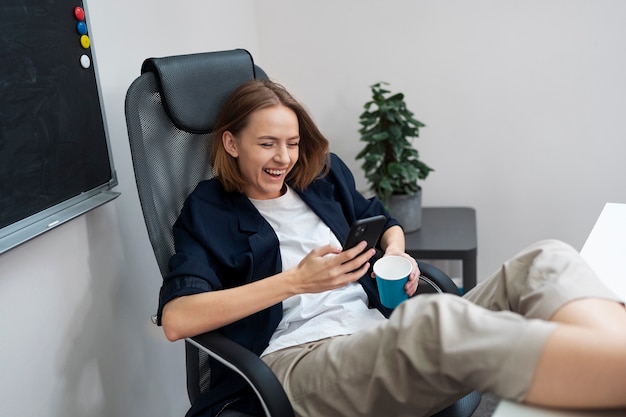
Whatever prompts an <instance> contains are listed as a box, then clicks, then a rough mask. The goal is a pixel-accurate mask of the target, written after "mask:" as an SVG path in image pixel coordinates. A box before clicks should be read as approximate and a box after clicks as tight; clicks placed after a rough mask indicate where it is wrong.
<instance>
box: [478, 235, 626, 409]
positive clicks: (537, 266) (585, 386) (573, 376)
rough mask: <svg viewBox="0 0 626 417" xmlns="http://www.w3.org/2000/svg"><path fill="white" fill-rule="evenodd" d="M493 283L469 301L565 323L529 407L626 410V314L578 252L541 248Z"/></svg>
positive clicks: (545, 354)
mask: <svg viewBox="0 0 626 417" xmlns="http://www.w3.org/2000/svg"><path fill="white" fill-rule="evenodd" d="M520 275H525V276H526V279H524V280H522V279H519V278H520ZM493 280H494V281H492V282H487V283H485V288H482V289H480V288H479V289H478V291H477V292H476V293H475V294H472V293H471V292H470V293H469V294H468V297H467V298H469V299H470V300H472V301H474V302H476V303H477V304H480V305H483V306H485V307H487V308H490V309H494V310H499V309H505V308H506V307H505V306H504V304H509V306H510V308H511V309H512V310H514V311H516V312H518V313H520V314H522V315H524V316H525V317H527V318H540V319H543V320H548V321H551V322H553V323H556V324H557V326H556V328H555V330H554V331H553V332H552V334H551V335H550V337H549V338H548V340H547V342H546V343H545V346H544V349H543V351H542V354H541V356H540V358H539V361H538V363H537V366H536V368H535V373H534V375H533V378H532V382H531V384H530V386H529V389H528V394H527V396H526V399H525V401H526V402H528V403H530V404H535V405H543V406H552V407H565V408H603V407H626V309H625V308H624V305H623V304H622V303H620V302H617V299H616V298H615V296H614V295H613V294H611V292H610V291H609V290H608V289H606V288H605V287H604V285H603V284H602V283H601V282H600V281H599V280H598V279H597V278H596V277H595V274H594V273H593V271H591V269H590V268H589V266H588V265H587V264H586V263H585V262H584V261H583V260H582V258H580V256H579V255H578V253H577V252H576V251H575V250H574V249H573V248H571V247H570V246H568V245H565V244H563V243H562V242H558V241H543V242H539V243H537V244H535V245H533V246H531V247H529V248H527V249H526V250H525V251H524V252H522V253H520V254H519V255H518V256H516V257H515V258H513V259H512V260H511V261H509V262H507V263H505V264H504V265H503V267H502V269H501V271H499V272H498V274H496V276H495V277H494V279H493Z"/></svg>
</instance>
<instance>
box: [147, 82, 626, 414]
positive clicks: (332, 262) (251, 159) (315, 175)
mask: <svg viewBox="0 0 626 417" xmlns="http://www.w3.org/2000/svg"><path fill="white" fill-rule="evenodd" d="M212 140H213V148H212V154H211V161H212V163H213V167H214V173H215V178H213V179H211V180H209V181H205V182H202V183H200V184H199V185H198V187H197V188H196V190H194V192H193V193H192V194H191V195H190V196H189V197H188V199H187V201H186V203H185V206H184V208H183V209H182V212H181V215H180V217H179V219H178V220H177V222H176V224H175V225H174V237H175V241H176V254H175V255H174V256H173V257H172V258H171V260H170V273H169V275H168V276H167V277H166V278H165V280H164V283H163V286H162V288H161V294H160V305H159V318H160V322H161V324H162V325H163V328H164V332H165V334H166V337H167V338H168V339H169V340H178V339H181V338H185V337H189V336H194V335H197V334H200V333H203V332H206V331H210V330H215V329H220V331H221V332H222V333H223V334H225V335H226V336H227V337H229V338H231V339H233V340H235V341H237V342H238V343H240V344H242V345H243V346H245V347H247V348H249V349H251V350H252V351H253V352H255V353H257V354H259V355H261V357H262V358H263V360H264V361H265V362H266V363H268V365H269V366H270V367H271V368H272V370H273V371H274V372H275V373H276V375H277V376H278V378H279V379H280V380H281V382H282V383H283V385H284V387H285V390H286V392H287V394H288V396H289V397H290V399H291V401H292V404H293V406H294V409H295V410H296V413H297V414H298V415H302V416H356V415H372V416H379V415H411V416H418V415H430V414H432V413H434V412H436V411H437V410H439V409H441V408H444V407H445V406H446V405H448V404H450V403H452V402H454V401H455V400H456V399H457V398H460V397H462V396H463V395H465V394H466V393H467V392H470V391H472V390H481V391H491V392H494V393H495V394H497V395H500V396H502V397H505V398H510V399H513V400H516V401H525V402H528V403H531V404H539V405H545V406H558V407H577V408H584V407H626V388H625V387H626V336H624V334H625V333H626V332H624V329H626V311H625V309H624V306H623V305H622V304H620V303H619V302H617V301H616V297H615V296H614V295H613V294H611V293H610V292H609V291H608V290H607V289H606V288H605V287H603V286H602V284H601V283H600V282H599V281H598V280H597V278H596V277H595V276H594V275H593V273H592V272H591V270H590V269H589V268H588V267H587V265H586V264H585V263H584V262H583V261H582V260H581V259H580V257H579V256H578V254H577V252H576V251H574V250H573V249H572V248H571V247H569V246H567V245H565V244H563V243H561V242H556V241H547V242H541V243H539V244H536V245H534V246H532V247H530V248H527V249H526V250H525V251H523V252H522V253H520V254H519V255H518V256H516V257H515V258H513V259H512V260H511V261H509V262H507V263H506V264H504V266H503V268H502V269H501V270H500V271H499V272H498V273H497V274H495V275H494V276H493V277H492V278H490V279H488V280H486V281H485V282H483V283H482V284H481V285H479V286H478V287H476V288H475V289H474V290H472V291H470V292H469V293H468V294H467V295H466V296H465V297H464V298H461V297H455V296H448V295H437V296H420V297H415V298H412V299H410V300H409V301H407V302H404V303H402V304H401V305H400V306H399V307H398V308H397V309H396V310H395V311H394V312H393V314H391V313H392V312H391V311H389V310H388V309H386V308H385V307H383V306H382V305H381V304H380V300H379V297H378V291H377V288H376V284H375V281H374V280H373V279H372V278H371V274H370V272H369V271H370V266H371V264H372V263H373V262H374V260H375V259H376V258H377V257H379V256H386V255H400V256H405V257H407V258H409V259H411V261H412V263H413V271H412V272H411V275H410V278H409V281H408V283H407V285H406V288H405V289H406V292H407V294H408V295H409V296H410V295H413V294H414V292H415V291H416V287H417V276H418V274H419V271H418V268H417V264H416V263H415V261H414V260H413V259H412V258H410V257H409V256H408V255H406V254H405V253H404V249H405V248H404V234H403V232H402V229H401V227H400V225H398V223H397V222H396V221H395V220H394V219H393V218H391V217H390V216H389V214H388V213H387V211H386V210H385V208H384V207H383V205H382V204H381V203H380V201H378V200H377V199H375V198H374V199H369V200H368V199H365V198H364V197H362V196H361V195H360V194H359V193H358V191H357V190H356V188H355V184H354V179H353V177H352V174H351V173H350V171H349V170H348V168H347V167H346V166H345V164H344V163H343V162H342V161H341V160H340V159H339V158H338V157H336V156H335V155H330V154H329V152H328V141H327V140H326V139H325V138H324V136H323V135H322V134H321V133H320V131H319V130H318V128H317V127H316V126H315V124H314V123H313V121H312V120H311V118H310V116H309V115H308V114H307V112H306V111H305V110H304V109H303V108H302V106H301V105H300V104H299V103H298V102H297V101H296V100H294V98H293V97H292V96H291V95H290V94H289V93H288V92H287V91H286V90H285V89H284V88H283V87H281V86H280V85H277V84H275V83H273V82H270V81H252V82H249V83H246V84H244V85H243V86H242V87H240V88H239V89H238V90H237V91H236V92H235V93H234V94H233V95H232V96H231V98H230V99H229V100H228V101H227V103H226V104H225V105H224V108H223V110H222V112H221V114H220V116H219V118H218V121H217V123H216V129H215V131H214V134H213V138H212ZM378 214H383V215H385V216H386V218H387V224H386V226H385V231H384V233H383V235H382V237H381V240H380V242H379V248H378V250H379V253H376V251H375V250H374V249H370V250H368V251H365V252H363V253H361V252H362V250H363V249H364V247H365V244H364V242H362V243H361V244H360V245H358V246H356V247H355V248H352V249H349V250H346V251H342V250H341V245H340V243H341V242H342V241H343V240H344V239H345V237H346V235H347V232H348V229H349V225H350V224H351V223H352V222H353V221H354V220H356V219H360V218H365V217H369V216H373V215H378ZM509 310H510V311H509ZM211 385H212V388H211V391H210V396H207V397H206V398H204V399H203V401H199V402H198V403H196V404H194V407H193V408H192V410H190V412H189V415H216V414H217V413H219V411H220V410H222V409H223V408H225V407H231V408H234V409H239V410H241V411H244V412H254V411H258V410H256V407H257V405H256V402H255V401H254V399H253V396H252V395H251V393H250V392H249V391H248V390H247V388H246V387H245V383H243V382H242V381H240V380H239V379H237V378H232V377H229V376H228V374H227V373H226V372H224V370H223V369H221V368H220V367H219V366H218V365H216V366H214V367H213V368H212V374H211Z"/></svg>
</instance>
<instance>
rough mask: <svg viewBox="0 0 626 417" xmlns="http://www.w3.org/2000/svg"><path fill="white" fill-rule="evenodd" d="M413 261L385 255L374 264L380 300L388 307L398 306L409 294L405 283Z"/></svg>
mask: <svg viewBox="0 0 626 417" xmlns="http://www.w3.org/2000/svg"><path fill="white" fill-rule="evenodd" d="M412 268H413V265H411V261H409V260H408V259H407V258H404V257H402V256H384V257H382V258H380V259H379V260H378V261H376V263H375V264H374V274H375V275H376V284H378V292H379V294H380V301H381V302H382V303H383V305H384V306H385V307H387V308H396V307H397V306H398V304H400V303H401V302H403V301H404V300H407V299H408V298H409V296H408V295H407V293H406V290H405V289H404V285H405V284H406V282H407V281H408V279H409V274H410V273H411V269H412Z"/></svg>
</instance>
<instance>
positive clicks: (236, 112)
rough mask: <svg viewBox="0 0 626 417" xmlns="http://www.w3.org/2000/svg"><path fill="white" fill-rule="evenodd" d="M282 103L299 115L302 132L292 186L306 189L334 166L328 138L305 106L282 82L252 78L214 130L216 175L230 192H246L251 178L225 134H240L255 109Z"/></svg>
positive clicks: (290, 179)
mask: <svg viewBox="0 0 626 417" xmlns="http://www.w3.org/2000/svg"><path fill="white" fill-rule="evenodd" d="M278 105H282V106H285V107H287V108H289V109H291V110H292V111H293V112H294V113H295V114H296V116H297V118H298V126H299V131H300V132H299V133H300V146H299V156H298V161H297V162H296V165H295V166H294V167H293V169H292V170H291V172H290V173H289V175H288V176H287V179H286V181H287V182H288V183H289V185H291V186H292V187H294V188H296V189H298V190H304V189H305V188H307V187H308V186H309V185H310V184H311V183H312V182H313V181H314V180H315V179H316V178H319V177H321V176H324V175H326V173H327V172H328V170H329V169H330V163H329V160H330V154H329V150H328V148H329V146H328V140H327V139H326V138H325V137H324V135H322V133H321V132H320V130H319V129H318V128H317V126H316V125H315V123H314V122H313V119H312V118H311V116H310V115H309V114H308V113H307V111H306V110H305V109H304V107H303V106H302V105H301V104H300V103H299V102H298V101H297V100H296V99H295V98H294V97H293V96H292V95H291V94H289V92H288V91H287V90H286V89H285V88H284V87H283V86H282V85H280V84H278V83H275V82H273V81H269V80H252V81H248V82H246V83H244V84H242V85H241V86H240V87H239V88H237V90H235V91H234V92H233V94H232V95H231V96H230V98H229V99H228V100H227V101H226V104H225V105H224V106H223V107H222V110H221V112H220V114H219V116H218V117H217V121H216V122H215V126H214V130H213V132H212V133H211V140H212V144H211V145H212V146H211V155H210V158H211V164H212V166H213V174H214V175H215V176H216V177H217V178H218V179H219V180H220V181H221V182H222V184H223V185H224V188H225V189H226V190H227V191H240V192H243V190H244V187H245V185H246V184H247V181H246V179H245V178H244V177H243V175H241V172H240V171H239V168H238V166H237V161H236V159H235V158H233V157H232V156H231V155H230V154H228V152H226V149H225V148H224V144H223V143H222V135H223V134H224V132H226V131H229V132H231V133H232V134H233V135H235V136H236V135H237V134H238V133H239V132H240V131H242V130H243V129H245V128H246V126H247V124H248V122H249V120H250V115H251V114H252V113H253V112H255V111H256V110H259V109H264V108H268V107H272V106H278Z"/></svg>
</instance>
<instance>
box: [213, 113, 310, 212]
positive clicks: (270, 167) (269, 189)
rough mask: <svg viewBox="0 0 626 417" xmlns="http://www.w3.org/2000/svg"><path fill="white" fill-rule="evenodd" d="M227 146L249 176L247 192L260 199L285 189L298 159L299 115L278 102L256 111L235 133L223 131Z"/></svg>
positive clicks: (225, 147) (243, 173) (245, 187)
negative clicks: (286, 181) (243, 126)
mask: <svg viewBox="0 0 626 417" xmlns="http://www.w3.org/2000/svg"><path fill="white" fill-rule="evenodd" d="M222 143H223V146H224V149H225V150H226V152H228V154H229V155H230V156H232V157H233V158H235V159H236V160H237V166H238V168H239V172H240V173H241V174H242V176H243V177H244V178H245V180H246V185H245V186H244V190H243V191H244V193H245V194H246V195H247V196H248V197H250V198H255V199H258V200H265V199H270V198H276V197H279V196H281V195H282V194H284V192H285V188H284V185H285V178H286V177H287V175H288V174H289V172H291V170H292V169H293V167H294V165H295V164H296V162H297V161H298V151H299V150H298V145H299V143H300V135H299V133H298V118H297V116H296V114H295V113H294V112H293V110H291V109H290V108H288V107H285V106H283V105H276V106H272V107H266V108H263V109H260V110H257V111H255V112H254V113H253V114H251V115H250V122H249V123H248V125H247V126H246V127H245V128H244V129H242V130H241V131H239V132H238V133H237V135H236V136H235V135H234V134H233V133H232V132H230V131H226V132H224V133H223V135H222Z"/></svg>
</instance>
